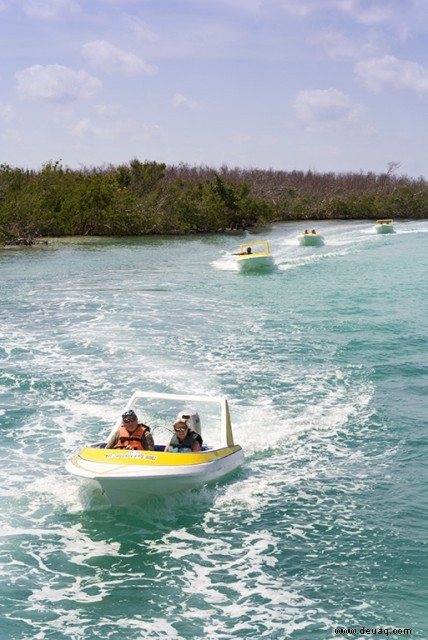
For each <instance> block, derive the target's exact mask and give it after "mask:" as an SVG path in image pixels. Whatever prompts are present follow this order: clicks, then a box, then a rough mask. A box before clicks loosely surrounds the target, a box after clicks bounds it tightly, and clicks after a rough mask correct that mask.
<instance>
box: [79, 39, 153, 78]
mask: <svg viewBox="0 0 428 640" xmlns="http://www.w3.org/2000/svg"><path fill="white" fill-rule="evenodd" d="M83 55H84V56H85V57H86V58H87V60H88V61H89V63H90V64H91V66H93V67H94V68H95V69H98V70H100V71H104V72H105V73H124V74H125V75H136V74H138V73H145V74H146V75H153V74H155V73H156V71H157V70H156V67H154V66H152V65H150V64H148V63H147V62H145V61H144V60H143V59H142V58H139V57H138V56H136V55H134V54H133V53H130V52H129V51H123V50H122V49H119V48H118V47H115V46H114V45H113V44H110V42H107V41H106V40H96V41H94V42H87V43H86V44H84V45H83Z"/></svg>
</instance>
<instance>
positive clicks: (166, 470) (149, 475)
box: [66, 391, 244, 506]
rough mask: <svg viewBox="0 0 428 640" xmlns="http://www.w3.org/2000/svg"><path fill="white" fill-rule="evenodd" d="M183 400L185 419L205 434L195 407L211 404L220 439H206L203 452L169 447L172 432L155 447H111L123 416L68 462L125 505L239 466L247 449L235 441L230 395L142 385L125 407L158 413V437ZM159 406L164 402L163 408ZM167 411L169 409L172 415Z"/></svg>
mask: <svg viewBox="0 0 428 640" xmlns="http://www.w3.org/2000/svg"><path fill="white" fill-rule="evenodd" d="M141 400H142V402H140V401H141ZM178 402H179V403H185V408H183V409H182V410H181V411H180V412H179V414H178V416H179V419H182V420H186V421H187V423H188V424H189V426H190V427H191V428H192V429H193V430H194V431H196V432H197V433H199V434H200V433H201V426H200V425H201V421H200V417H199V413H198V411H197V410H196V408H195V407H198V410H200V408H204V409H205V412H206V413H205V417H206V422H207V432H208V433H209V434H210V437H211V435H213V437H214V438H215V440H216V441H215V442H214V444H211V445H210V444H205V443H204V444H203V445H202V450H201V451H199V452H191V453H171V452H166V451H164V449H165V445H166V443H167V442H169V440H170V438H171V434H168V433H166V437H165V441H164V444H157V445H155V450H154V451H144V450H143V451H140V450H128V449H107V448H106V444H107V442H108V440H109V438H110V437H111V436H112V435H113V434H115V433H116V431H117V430H118V429H119V428H120V425H121V423H122V419H121V418H118V420H117V421H116V423H115V425H114V427H113V429H112V430H111V433H110V434H109V436H108V438H107V439H106V440H105V441H103V442H98V443H96V444H90V445H88V446H85V447H84V448H83V449H82V450H81V451H79V453H77V454H76V455H74V457H73V458H72V459H71V460H69V461H68V462H67V464H66V470H67V471H68V472H69V473H71V474H72V475H74V476H77V478H79V480H80V481H81V482H82V483H83V484H86V485H88V486H89V487H91V488H92V489H94V490H96V491H98V492H99V491H101V493H102V494H104V496H105V497H106V498H107V500H108V501H109V502H110V504H111V505H113V506H124V505H130V504H138V503H141V502H143V501H144V500H145V499H146V498H147V497H149V496H162V495H169V494H173V493H177V492H181V491H185V490H189V489H193V488H195V487H202V486H204V485H206V484H208V483H212V482H215V481H218V480H221V479H223V478H224V477H225V476H227V475H228V474H230V473H231V472H232V471H234V470H235V469H237V468H238V467H239V466H240V465H241V464H242V463H243V460H244V453H243V450H242V448H241V447H240V446H239V445H237V444H235V443H234V440H233V434H232V425H231V421H230V413H229V406H228V402H227V400H226V399H225V398H223V397H213V396H198V395H176V394H169V393H151V392H143V391H136V392H135V393H134V394H133V396H132V397H131V399H130V400H129V402H128V404H127V405H126V407H125V409H124V411H129V410H130V409H134V410H136V411H137V413H139V414H140V416H144V417H145V418H146V416H152V418H153V421H154V420H156V421H157V422H159V423H160V424H158V425H155V426H153V424H154V422H152V420H150V421H149V422H152V426H151V429H152V431H154V432H155V434H154V436H155V440H156V431H157V430H158V427H159V428H160V429H162V428H164V429H165V428H166V427H165V425H166V424H168V426H169V425H172V423H173V421H174V420H173V418H172V416H171V414H170V413H169V412H170V411H172V410H173V408H174V409H175V411H176V410H177V403H178ZM138 405H139V407H138ZM159 407H163V409H162V411H161V412H160V413H159V411H160V409H159ZM213 410H214V411H213ZM165 411H167V412H168V418H167V419H166V417H165V415H166V414H165ZM162 423H164V424H162ZM169 430H170V431H171V429H169Z"/></svg>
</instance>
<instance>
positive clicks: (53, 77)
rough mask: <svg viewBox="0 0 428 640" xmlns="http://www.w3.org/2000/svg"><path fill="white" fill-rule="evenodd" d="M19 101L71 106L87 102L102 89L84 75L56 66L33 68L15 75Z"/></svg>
mask: <svg viewBox="0 0 428 640" xmlns="http://www.w3.org/2000/svg"><path fill="white" fill-rule="evenodd" d="M15 78H16V81H17V87H18V93H19V95H20V97H21V98H22V99H26V98H29V99H35V100H42V101H46V102H60V103H63V102H72V101H74V100H82V99H86V98H90V97H91V96H92V95H94V94H95V93H96V92H97V91H98V90H99V89H100V88H101V86H102V84H101V82H100V81H99V80H98V78H95V77H94V76H91V75H89V74H88V73H87V72H86V71H83V70H82V71H73V69H69V68H68V67H63V66H61V65H59V64H48V65H46V66H42V65H40V64H35V65H33V66H32V67H28V68H27V69H24V70H23V71H18V72H17V73H16V74H15Z"/></svg>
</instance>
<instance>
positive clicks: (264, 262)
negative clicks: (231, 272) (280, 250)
mask: <svg viewBox="0 0 428 640" xmlns="http://www.w3.org/2000/svg"><path fill="white" fill-rule="evenodd" d="M237 262H238V265H239V268H240V270H241V271H259V270H262V269H272V268H273V266H274V262H273V258H272V256H271V255H267V256H260V255H259V256H258V255H254V256H252V255H248V256H239V257H238V259H237Z"/></svg>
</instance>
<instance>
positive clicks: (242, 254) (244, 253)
mask: <svg viewBox="0 0 428 640" xmlns="http://www.w3.org/2000/svg"><path fill="white" fill-rule="evenodd" d="M252 253H253V250H252V249H251V247H247V250H246V251H240V252H239V253H232V255H233V256H246V255H251V254H252Z"/></svg>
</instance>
